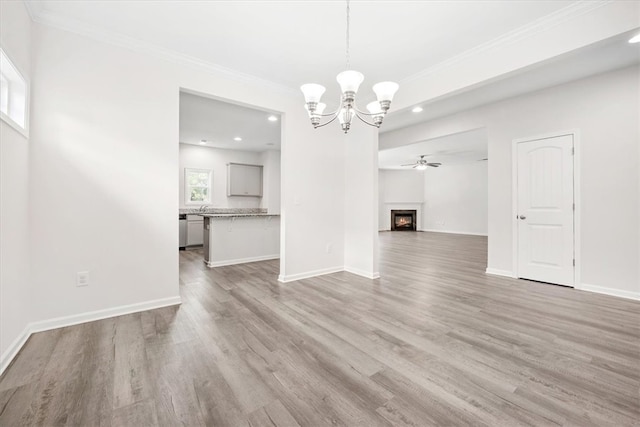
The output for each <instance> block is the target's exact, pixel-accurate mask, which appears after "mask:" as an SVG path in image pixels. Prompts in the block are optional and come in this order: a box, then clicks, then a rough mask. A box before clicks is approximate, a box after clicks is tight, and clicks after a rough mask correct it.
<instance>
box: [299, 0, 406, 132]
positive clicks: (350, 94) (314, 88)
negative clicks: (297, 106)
mask: <svg viewBox="0 0 640 427" xmlns="http://www.w3.org/2000/svg"><path fill="white" fill-rule="evenodd" d="M349 19H350V8H349V0H347V50H346V64H347V66H346V68H347V71H343V72H341V73H340V74H338V76H337V77H336V80H337V81H338V84H339V85H340V90H341V91H342V95H341V99H340V106H339V107H338V109H337V110H336V111H334V112H332V113H329V114H323V113H324V109H325V108H326V105H325V104H324V103H322V102H320V98H321V97H322V94H323V93H324V92H325V90H326V89H325V87H324V86H322V85H319V84H316V83H308V84H304V85H302V86H300V90H302V93H303V94H304V100H305V103H306V104H305V108H306V109H307V112H308V113H309V118H310V119H311V124H312V125H313V127H314V128H319V127H322V126H326V125H328V124H329V123H331V122H333V121H334V120H335V119H338V121H339V122H340V126H341V127H342V130H343V131H344V133H347V132H349V128H351V120H352V119H353V117H354V116H356V117H357V118H359V119H360V120H361V121H362V122H364V123H366V124H368V125H369V126H375V127H377V128H379V127H380V125H381V124H382V120H383V119H384V116H385V115H386V114H387V111H389V107H390V105H391V101H392V100H393V95H395V93H396V91H397V90H398V88H399V86H398V84H397V83H394V82H381V83H376V84H375V85H373V91H374V92H375V94H376V98H377V99H378V100H377V101H374V102H371V103H369V104H368V105H367V110H369V112H368V113H365V112H364V111H360V110H359V109H358V108H357V107H356V103H355V99H356V93H357V92H358V88H359V87H360V84H361V83H362V81H363V80H364V76H363V75H362V73H359V72H358V71H354V70H349V67H350V57H349ZM363 116H369V117H370V118H371V120H372V122H369V121H367V120H365V118H363ZM323 117H331V119H330V120H329V121H327V122H325V123H322V124H320V121H321V120H322V118H323Z"/></svg>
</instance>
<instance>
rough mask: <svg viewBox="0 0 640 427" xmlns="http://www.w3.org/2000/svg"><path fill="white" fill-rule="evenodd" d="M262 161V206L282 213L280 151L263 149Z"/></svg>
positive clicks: (271, 211)
mask: <svg viewBox="0 0 640 427" xmlns="http://www.w3.org/2000/svg"><path fill="white" fill-rule="evenodd" d="M260 158H261V163H260V164H262V165H264V171H263V173H264V176H263V179H264V185H263V187H264V188H263V191H264V194H263V196H262V200H261V201H260V207H261V208H264V209H266V210H267V212H269V213H273V214H278V213H280V203H281V197H280V186H281V180H280V169H281V168H282V165H281V162H280V151H275V150H268V151H263V152H262V153H261V154H260Z"/></svg>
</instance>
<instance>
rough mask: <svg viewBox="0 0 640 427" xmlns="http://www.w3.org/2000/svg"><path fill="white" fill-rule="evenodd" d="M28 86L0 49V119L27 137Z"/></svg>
mask: <svg viewBox="0 0 640 427" xmlns="http://www.w3.org/2000/svg"><path fill="white" fill-rule="evenodd" d="M27 89H28V86H27V81H26V79H25V78H24V77H23V76H22V74H20V72H19V71H18V69H17V68H16V66H15V65H14V64H13V62H12V61H11V60H10V59H9V57H8V56H7V54H6V53H5V51H4V50H2V49H0V117H1V118H2V120H4V121H5V122H6V123H8V124H9V125H10V126H12V127H13V128H15V129H16V130H18V131H19V132H21V133H22V134H24V135H25V136H27V101H28V91H27Z"/></svg>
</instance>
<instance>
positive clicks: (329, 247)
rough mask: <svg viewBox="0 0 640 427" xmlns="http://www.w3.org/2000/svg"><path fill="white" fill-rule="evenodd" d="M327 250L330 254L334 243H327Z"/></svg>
mask: <svg viewBox="0 0 640 427" xmlns="http://www.w3.org/2000/svg"><path fill="white" fill-rule="evenodd" d="M325 250H326V251H327V253H328V254H330V253H331V252H332V251H333V243H327V247H326V249H325Z"/></svg>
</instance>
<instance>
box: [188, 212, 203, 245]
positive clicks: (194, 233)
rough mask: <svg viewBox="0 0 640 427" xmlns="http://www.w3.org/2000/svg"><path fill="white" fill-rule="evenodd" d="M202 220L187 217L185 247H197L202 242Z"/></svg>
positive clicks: (198, 217) (200, 218)
mask: <svg viewBox="0 0 640 427" xmlns="http://www.w3.org/2000/svg"><path fill="white" fill-rule="evenodd" d="M203 236H204V218H202V217H201V216H199V215H187V246H198V245H202V243H203V242H204V238H203Z"/></svg>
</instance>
